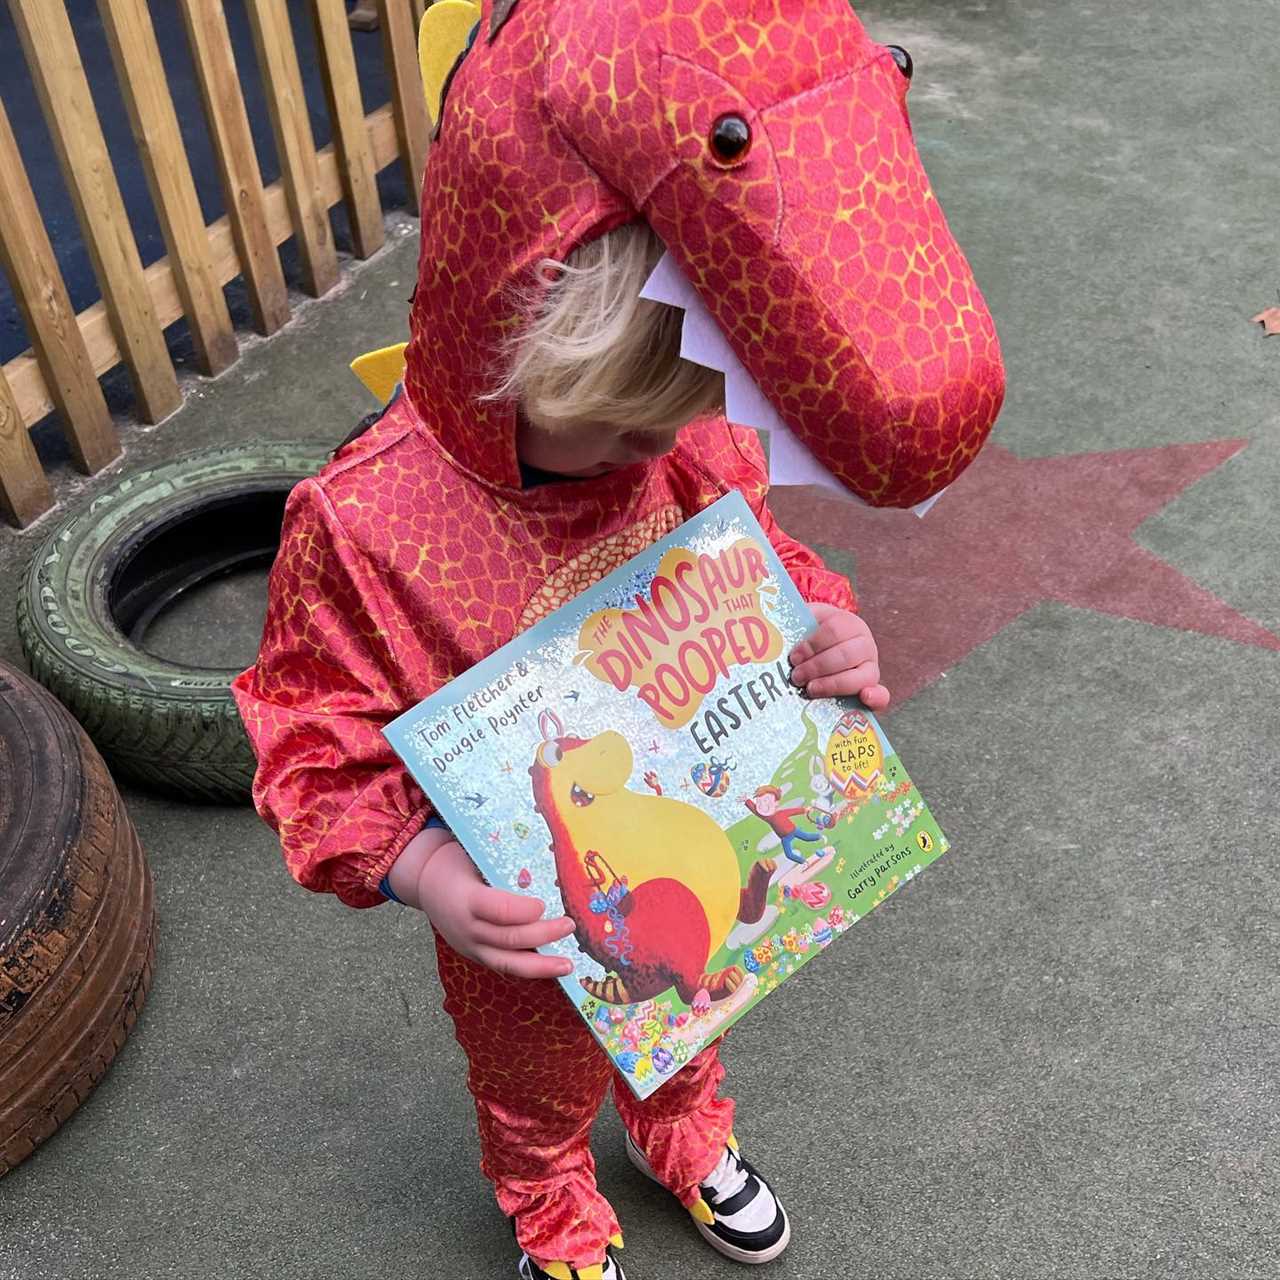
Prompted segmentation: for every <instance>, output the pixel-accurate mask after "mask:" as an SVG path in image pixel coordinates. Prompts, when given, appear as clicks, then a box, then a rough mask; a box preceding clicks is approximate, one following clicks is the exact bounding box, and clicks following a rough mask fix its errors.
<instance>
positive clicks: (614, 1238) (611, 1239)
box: [609, 1231, 623, 1249]
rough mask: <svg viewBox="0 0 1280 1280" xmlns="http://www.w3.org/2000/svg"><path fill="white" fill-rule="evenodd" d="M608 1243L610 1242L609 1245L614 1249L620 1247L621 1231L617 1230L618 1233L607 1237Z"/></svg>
mask: <svg viewBox="0 0 1280 1280" xmlns="http://www.w3.org/2000/svg"><path fill="white" fill-rule="evenodd" d="M609 1243H610V1244H611V1245H613V1247H614V1248H615V1249H621V1248H622V1247H623V1245H622V1232H621V1231H619V1232H618V1234H617V1235H616V1236H610V1237H609Z"/></svg>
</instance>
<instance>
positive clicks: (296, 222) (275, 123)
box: [246, 0, 338, 297]
mask: <svg viewBox="0 0 1280 1280" xmlns="http://www.w3.org/2000/svg"><path fill="white" fill-rule="evenodd" d="M246 7H247V8H248V10H249V18H250V25H251V26H252V27H253V41H254V44H255V45H256V46H257V50H258V62H259V64H260V65H261V67H262V76H263V80H264V82H265V85H266V89H267V103H268V105H269V107H270V108H271V124H272V127H273V129H274V131H275V136H276V150H277V151H278V152H279V155H280V170H281V174H280V176H281V179H282V181H283V182H284V189H285V194H286V195H287V196H288V198H289V212H290V213H291V214H292V215H293V229H294V231H295V232H296V233H297V237H298V251H299V254H300V256H301V258H302V271H303V277H304V279H305V282H306V286H307V290H308V292H310V293H312V294H314V295H315V296H316V297H319V296H320V295H321V294H322V293H327V292H328V291H329V290H330V289H331V288H332V287H333V286H334V285H335V284H336V283H337V281H338V252H337V250H336V249H335V248H334V244H333V229H332V228H331V227H330V225H329V206H328V204H327V203H326V201H325V199H324V196H323V195H322V193H321V191H320V179H319V175H318V173H317V168H316V143H315V137H314V135H313V134H312V132H311V121H310V120H309V119H308V116H307V99H306V95H305V94H304V93H303V89H302V72H301V71H300V70H299V68H298V51H297V49H296V48H295V47H294V43H293V28H292V27H290V25H289V14H288V11H287V10H286V9H285V5H284V0H246Z"/></svg>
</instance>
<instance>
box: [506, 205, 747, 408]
mask: <svg viewBox="0 0 1280 1280" xmlns="http://www.w3.org/2000/svg"><path fill="white" fill-rule="evenodd" d="M664 251H665V249H664V246H663V243H662V241H661V240H659V239H658V237H657V236H656V235H654V233H653V231H652V230H651V229H650V228H649V225H648V224H647V223H645V222H634V223H628V224H626V225H625V226H621V227H617V228H615V229H614V230H613V231H610V232H608V233H607V234H605V235H603V236H601V237H599V238H598V239H595V240H592V241H590V242H589V243H588V244H584V245H582V246H581V247H580V248H578V249H576V250H574V252H573V253H571V254H570V255H569V257H568V260H567V261H565V262H563V263H561V262H555V261H553V260H552V259H550V258H546V259H544V260H543V261H542V262H541V263H539V264H538V270H539V287H538V288H537V290H536V296H531V297H527V298H525V299H524V300H523V309H524V311H525V313H526V317H527V319H526V323H525V325H524V326H523V327H522V329H521V332H520V333H519V334H518V335H517V336H516V337H515V338H514V339H513V340H512V342H511V343H510V344H509V345H508V347H507V348H506V350H505V352H504V356H505V358H506V362H507V367H506V370H505V376H504V377H503V381H502V383H501V385H500V386H498V387H497V388H496V389H495V390H494V391H492V392H491V393H490V394H489V395H487V396H485V397H484V399H486V400H500V399H509V398H510V399H515V400H517V401H518V402H519V404H520V407H521V409H522V410H523V412H524V415H525V417H526V418H527V419H528V420H529V421H530V422H531V423H533V424H534V426H538V427H543V428H547V429H550V430H555V429H557V428H560V429H563V428H566V427H571V426H579V425H589V424H592V423H596V424H601V425H609V426H614V427H618V428H620V429H622V430H625V431H646V430H658V429H662V428H673V427H679V426H683V425H684V424H685V423H686V422H690V421H692V419H694V418H696V417H698V416H700V415H701V414H704V413H710V412H713V411H715V410H719V409H722V408H723V406H724V375H723V374H722V373H720V372H718V371H717V370H714V369H706V368H704V367H703V366H702V365H697V364H693V363H691V362H690V361H688V360H682V359H681V358H680V328H681V325H682V323H683V319H684V313H683V312H682V311H681V310H679V308H676V307H668V306H666V305H664V304H663V303H660V302H650V301H649V300H648V299H646V298H641V297H640V290H641V288H642V287H643V285H644V283H645V281H646V280H647V279H648V278H649V275H650V273H651V272H652V271H653V268H654V267H655V266H657V264H658V261H659V259H660V258H661V257H662V255H663V253H664Z"/></svg>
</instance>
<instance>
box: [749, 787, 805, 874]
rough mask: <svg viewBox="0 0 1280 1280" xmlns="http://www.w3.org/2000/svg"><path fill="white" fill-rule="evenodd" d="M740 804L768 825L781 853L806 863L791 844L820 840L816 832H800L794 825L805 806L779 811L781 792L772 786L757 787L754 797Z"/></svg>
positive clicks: (800, 805) (798, 805) (793, 806)
mask: <svg viewBox="0 0 1280 1280" xmlns="http://www.w3.org/2000/svg"><path fill="white" fill-rule="evenodd" d="M742 803H743V804H745V805H746V806H747V808H748V809H750V810H751V812H752V813H754V814H755V815H756V817H757V818H759V819H760V820H761V821H762V822H767V823H768V824H769V826H770V827H771V828H772V829H773V834H774V835H776V836H777V837H778V839H779V840H781V841H782V852H783V853H785V854H786V855H787V857H788V858H789V859H790V860H791V861H792V862H799V863H804V862H806V861H808V859H807V858H806V857H805V855H804V854H802V853H797V852H796V850H795V846H794V844H793V843H792V842H793V841H795V840H807V841H810V842H812V841H816V840H821V839H822V836H821V835H820V834H819V833H818V832H816V831H802V830H801V829H800V828H799V827H797V826H796V824H795V819H796V817H797V816H798V815H799V814H802V813H804V811H805V807H806V806H804V805H802V804H797V805H792V806H791V807H790V808H787V809H779V808H778V806H779V805H780V804H781V803H782V790H781V788H779V787H774V786H764V787H757V788H756V791H755V795H753V796H751V797H749V798H747V799H744V800H743V802H742ZM812 856H813V857H817V856H818V855H817V854H816V853H815V854H813V855H812Z"/></svg>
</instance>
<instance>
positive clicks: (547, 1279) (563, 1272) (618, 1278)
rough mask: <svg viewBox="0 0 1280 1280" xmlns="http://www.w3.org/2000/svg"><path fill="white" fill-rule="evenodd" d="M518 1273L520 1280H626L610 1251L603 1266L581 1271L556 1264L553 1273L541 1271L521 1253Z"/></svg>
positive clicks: (529, 1258) (527, 1256)
mask: <svg viewBox="0 0 1280 1280" xmlns="http://www.w3.org/2000/svg"><path fill="white" fill-rule="evenodd" d="M519 1272H520V1280H627V1277H626V1275H625V1274H624V1273H623V1270H622V1267H621V1266H620V1265H619V1263H618V1260H617V1259H616V1258H615V1257H614V1256H613V1250H612V1249H610V1250H609V1251H608V1256H607V1257H606V1258H605V1260H604V1265H603V1266H599V1267H584V1268H583V1269H582V1270H581V1271H575V1270H574V1269H573V1268H572V1267H566V1266H564V1265H563V1264H556V1266H555V1269H554V1270H553V1271H543V1269H542V1268H541V1267H540V1266H538V1264H537V1263H536V1262H534V1260H533V1259H532V1258H531V1257H529V1255H528V1254H527V1253H522V1254H521V1255H520V1268H519Z"/></svg>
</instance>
